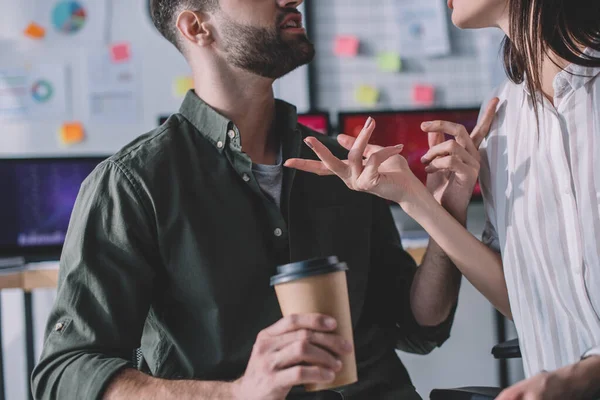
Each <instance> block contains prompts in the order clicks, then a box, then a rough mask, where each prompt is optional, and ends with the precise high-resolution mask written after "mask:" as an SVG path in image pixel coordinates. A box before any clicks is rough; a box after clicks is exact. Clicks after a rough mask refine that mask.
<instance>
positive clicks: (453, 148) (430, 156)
mask: <svg viewBox="0 0 600 400" xmlns="http://www.w3.org/2000/svg"><path fill="white" fill-rule="evenodd" d="M446 156H456V157H458V158H459V159H461V161H462V162H463V163H465V164H467V165H469V166H471V167H473V168H476V169H479V162H478V161H477V159H476V158H475V157H473V156H472V155H471V154H469V153H468V152H467V151H466V150H465V149H464V148H463V147H462V146H461V145H459V144H458V143H456V141H455V140H447V141H445V142H444V143H442V144H438V145H437V146H434V147H432V148H431V149H429V151H428V152H427V153H425V155H424V156H423V158H421V162H422V163H423V164H425V165H427V164H429V163H431V162H432V161H433V160H435V159H436V158H441V157H446Z"/></svg>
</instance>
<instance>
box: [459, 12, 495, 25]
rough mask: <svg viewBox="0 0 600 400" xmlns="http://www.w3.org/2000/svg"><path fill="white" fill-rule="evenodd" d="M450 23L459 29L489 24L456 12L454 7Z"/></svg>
mask: <svg viewBox="0 0 600 400" xmlns="http://www.w3.org/2000/svg"><path fill="white" fill-rule="evenodd" d="M452 23H453V24H454V26H456V27H457V28H460V29H479V28H489V27H490V26H491V25H490V24H486V23H484V22H483V21H481V20H479V19H478V18H469V16H465V15H461V14H460V13H459V12H456V9H455V10H454V12H453V13H452Z"/></svg>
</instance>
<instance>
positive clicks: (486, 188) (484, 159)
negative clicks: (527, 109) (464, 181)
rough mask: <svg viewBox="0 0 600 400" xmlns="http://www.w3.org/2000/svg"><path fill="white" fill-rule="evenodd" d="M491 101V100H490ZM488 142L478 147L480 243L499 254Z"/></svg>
mask: <svg viewBox="0 0 600 400" xmlns="http://www.w3.org/2000/svg"><path fill="white" fill-rule="evenodd" d="M490 99H491V98H490ZM486 106H487V101H486V102H485V103H484V104H483V106H482V108H481V113H480V118H481V116H482V115H483V112H484V111H485V107H486ZM490 145H491V144H490V141H489V137H488V138H487V139H484V141H483V142H482V143H481V146H480V147H479V154H480V156H481V162H480V170H479V185H480V186H481V194H482V197H483V205H484V210H485V226H484V229H483V234H482V238H481V240H482V242H483V244H485V245H486V246H488V247H489V248H491V249H492V250H494V251H496V252H498V253H500V240H499V238H498V230H497V222H496V205H495V203H494V197H493V195H492V170H491V166H490V157H489V154H490V151H492V149H491V148H490Z"/></svg>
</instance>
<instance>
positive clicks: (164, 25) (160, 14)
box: [150, 0, 219, 53]
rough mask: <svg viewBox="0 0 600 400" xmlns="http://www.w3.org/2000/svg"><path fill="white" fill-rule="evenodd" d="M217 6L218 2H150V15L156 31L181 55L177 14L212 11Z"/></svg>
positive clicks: (158, 0) (175, 0)
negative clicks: (190, 11) (187, 11)
mask: <svg viewBox="0 0 600 400" xmlns="http://www.w3.org/2000/svg"><path fill="white" fill-rule="evenodd" d="M218 6H219V0H150V15H151V16H152V22H154V26H155V27H156V29H158V31H159V32H160V33H161V34H162V35H163V36H164V37H165V38H166V39H167V40H168V41H169V42H171V43H173V45H174V46H175V47H177V49H179V51H181V52H182V53H183V46H182V43H181V41H180V38H179V35H178V31H177V26H176V22H177V17H179V14H180V13H181V12H182V11H184V10H192V11H199V12H208V11H213V10H214V9H215V8H217V7H218Z"/></svg>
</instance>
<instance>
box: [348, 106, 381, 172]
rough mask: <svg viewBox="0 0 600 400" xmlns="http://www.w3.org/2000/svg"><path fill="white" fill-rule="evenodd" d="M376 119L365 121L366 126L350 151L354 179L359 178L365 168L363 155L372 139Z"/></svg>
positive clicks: (349, 159) (349, 157)
mask: <svg viewBox="0 0 600 400" xmlns="http://www.w3.org/2000/svg"><path fill="white" fill-rule="evenodd" d="M375 126H376V124H375V120H374V119H373V118H371V117H369V118H368V119H367V122H365V126H364V127H363V129H362V131H361V132H360V134H359V135H358V137H357V138H356V140H355V141H354V144H353V145H352V148H351V149H350V153H349V154H348V161H349V163H350V171H351V172H352V177H353V178H354V179H358V177H359V176H360V174H361V173H362V170H363V163H362V160H363V155H364V153H365V150H366V149H367V145H368V144H369V140H371V135H372V134H373V131H374V130H375Z"/></svg>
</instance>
